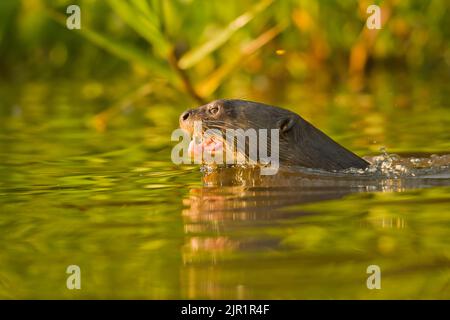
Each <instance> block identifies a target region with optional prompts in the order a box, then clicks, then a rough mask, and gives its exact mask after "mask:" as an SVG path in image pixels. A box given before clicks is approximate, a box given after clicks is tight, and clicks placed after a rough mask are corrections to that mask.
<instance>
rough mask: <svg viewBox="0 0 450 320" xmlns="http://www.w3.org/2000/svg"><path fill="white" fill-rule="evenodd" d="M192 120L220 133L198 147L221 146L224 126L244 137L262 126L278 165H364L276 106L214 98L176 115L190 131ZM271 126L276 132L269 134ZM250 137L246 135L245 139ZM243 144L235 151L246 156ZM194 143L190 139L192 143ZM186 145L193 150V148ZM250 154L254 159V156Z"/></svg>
mask: <svg viewBox="0 0 450 320" xmlns="http://www.w3.org/2000/svg"><path fill="white" fill-rule="evenodd" d="M196 121H198V122H199V123H200V121H201V129H200V130H201V133H204V132H205V131H206V132H207V131H209V129H215V130H217V131H216V132H219V133H220V134H215V135H213V136H209V137H207V138H206V139H203V140H202V143H201V147H202V148H205V147H206V148H209V149H210V150H222V144H223V142H224V139H223V137H224V136H225V133H226V131H227V130H228V129H233V130H235V131H236V130H238V129H240V130H241V131H240V133H239V134H238V135H240V137H242V136H243V135H244V140H245V141H247V138H249V137H250V136H251V134H249V133H252V132H256V135H258V136H260V133H261V129H265V130H266V131H265V132H266V134H267V137H268V140H267V142H268V145H267V150H269V152H270V153H271V152H273V151H274V149H273V147H274V146H275V145H274V144H272V143H273V142H274V140H275V139H274V138H276V142H277V143H276V148H277V149H276V150H275V151H276V152H278V154H277V157H279V162H280V164H282V165H296V166H302V167H307V168H320V169H325V170H340V169H346V168H350V167H355V168H366V167H367V166H368V163H367V162H366V161H364V160H363V159H361V158H360V157H358V156H357V155H355V154H354V153H352V152H350V151H349V150H347V149H345V148H344V147H342V146H341V145H339V144H338V143H336V142H335V141H333V140H332V139H331V138H330V137H328V136H327V135H326V134H324V133H323V132H322V131H320V130H319V129H317V128H315V127H314V126H313V125H311V124H310V123H309V122H307V121H306V120H304V119H303V118H301V117H300V116H299V115H297V114H295V113H293V112H291V111H288V110H286V109H282V108H279V107H274V106H270V105H266V104H262V103H258V102H251V101H244V100H233V99H222V100H216V101H213V102H211V103H208V104H206V105H204V106H201V107H198V108H196V109H191V110H188V111H185V112H184V113H183V114H182V115H181V116H180V127H181V128H182V129H184V130H185V131H187V132H189V133H190V134H191V135H192V134H193V133H194V131H195V130H194V124H195V122H196ZM274 129H275V131H276V133H277V134H276V135H274V136H271V133H272V132H273V130H274ZM238 138H239V136H238ZM258 138H259V137H258ZM258 138H256V140H258V143H257V144H258V146H257V149H258V152H257V156H256V159H257V160H258V161H259V160H261V159H262V158H263V157H261V153H260V152H259V151H260V149H261V147H260V145H259V139H258ZM227 140H228V139H227ZM250 140H251V139H248V141H250ZM227 142H229V141H227ZM245 144H246V145H245V146H244V147H241V149H240V150H237V152H238V153H240V154H244V155H245V156H248V153H247V152H248V151H249V149H248V144H247V142H245ZM194 145H195V144H194V143H192V146H194ZM190 147H191V145H190ZM233 148H234V147H233ZM190 149H191V151H194V152H193V153H194V154H195V148H194V149H193V148H190ZM201 150H203V149H201ZM233 150H234V149H233ZM250 158H252V159H255V157H250Z"/></svg>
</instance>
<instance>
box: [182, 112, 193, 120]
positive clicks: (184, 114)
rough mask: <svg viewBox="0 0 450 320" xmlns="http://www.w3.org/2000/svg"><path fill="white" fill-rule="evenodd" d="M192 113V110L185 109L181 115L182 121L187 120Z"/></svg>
mask: <svg viewBox="0 0 450 320" xmlns="http://www.w3.org/2000/svg"><path fill="white" fill-rule="evenodd" d="M190 115H191V110H188V111H185V112H183V113H182V114H181V116H180V121H186V120H187V119H188V118H189V116H190Z"/></svg>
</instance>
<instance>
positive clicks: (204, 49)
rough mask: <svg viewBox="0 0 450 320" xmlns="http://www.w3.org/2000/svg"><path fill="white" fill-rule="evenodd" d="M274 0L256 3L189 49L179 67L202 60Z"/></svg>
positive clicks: (188, 66)
mask: <svg viewBox="0 0 450 320" xmlns="http://www.w3.org/2000/svg"><path fill="white" fill-rule="evenodd" d="M272 2H273V0H262V1H260V2H258V3H257V4H256V5H254V6H253V7H252V8H251V9H250V10H249V11H247V12H246V13H244V14H242V15H240V16H239V17H237V18H236V19H234V20H233V21H232V22H231V23H230V24H229V25H228V26H227V27H226V28H225V29H224V30H222V31H221V32H220V33H218V34H217V36H215V37H214V38H213V39H211V40H210V41H208V42H206V43H204V44H202V45H201V46H199V47H196V48H194V49H192V50H190V51H188V52H187V53H186V54H185V55H184V56H183V57H181V59H180V61H179V63H178V64H179V67H180V68H181V69H188V68H190V67H192V66H193V65H195V64H196V63H198V62H199V61H200V60H202V59H203V58H204V57H205V56H207V55H208V54H210V53H211V52H213V51H215V50H216V49H217V48H219V47H220V46H222V45H223V44H224V43H226V42H227V41H228V39H230V38H231V36H232V35H233V34H234V33H235V32H236V31H238V30H239V29H241V28H243V27H244V26H245V25H246V24H247V23H248V22H250V21H251V20H252V19H253V18H254V17H255V16H256V15H257V14H258V13H260V12H262V11H263V10H264V9H266V8H267V7H268V6H269V5H270V4H271V3H272Z"/></svg>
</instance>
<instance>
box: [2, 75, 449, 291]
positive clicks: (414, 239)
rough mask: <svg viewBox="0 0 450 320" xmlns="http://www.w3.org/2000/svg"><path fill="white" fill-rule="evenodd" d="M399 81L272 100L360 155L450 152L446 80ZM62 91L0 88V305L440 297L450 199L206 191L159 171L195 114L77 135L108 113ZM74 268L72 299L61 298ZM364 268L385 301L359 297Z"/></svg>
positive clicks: (192, 178)
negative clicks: (5, 301) (182, 122)
mask: <svg viewBox="0 0 450 320" xmlns="http://www.w3.org/2000/svg"><path fill="white" fill-rule="evenodd" d="M380 77H381V78H382V77H383V76H382V75H380ZM385 80H386V81H387V82H386V81H385ZM395 82H396V81H395V80H392V79H390V78H389V77H386V78H383V81H381V80H380V81H378V82H377V81H375V87H374V90H373V92H380V94H379V95H378V94H372V95H370V94H355V95H351V94H345V93H340V92H335V93H323V92H322V93H320V92H314V91H312V93H310V94H311V95H313V94H314V98H312V97H311V96H308V89H307V88H303V89H301V88H295V87H290V88H286V89H285V90H286V91H290V92H296V94H293V96H292V97H289V96H288V95H287V97H286V100H285V101H279V102H276V101H275V102H274V101H270V102H273V103H276V104H278V105H283V106H287V107H288V106H291V108H292V109H293V110H294V111H297V112H299V113H301V114H302V115H303V116H304V117H305V118H307V119H308V120H310V121H311V122H313V123H314V124H316V125H317V126H318V127H320V128H322V129H323V130H324V131H325V132H327V133H328V134H330V135H332V136H333V137H334V138H336V139H337V140H338V141H339V142H341V143H343V144H345V145H346V146H348V147H349V148H351V149H353V150H355V151H356V152H358V153H359V154H362V155H365V154H377V153H378V150H379V148H380V147H381V146H386V147H387V148H388V150H389V151H391V152H399V153H404V154H419V153H424V154H429V153H450V152H449V151H450V133H449V130H448V128H450V108H448V107H449V106H448V104H447V105H446V102H445V101H448V97H449V95H448V94H449V93H448V91H447V90H446V89H445V84H434V85H432V86H431V85H430V86H426V85H425V83H424V82H418V83H414V82H411V83H408V84H404V83H403V84H402V85H400V88H398V87H396V86H395ZM402 86H404V87H405V88H401V87H402ZM388 87H389V89H388ZM411 87H414V88H422V89H420V90H414V91H413V92H415V93H416V92H419V93H418V94H416V95H415V96H411V95H409V92H410V91H409V89H410V88H411ZM72 88H76V87H72V86H70V85H67V86H64V85H58V86H56V87H55V86H51V85H48V84H41V83H33V84H27V85H24V86H22V87H20V89H17V88H15V89H12V88H10V87H8V86H7V85H3V86H2V87H1V89H0V90H1V93H2V95H3V97H4V98H3V99H2V108H1V113H2V116H1V123H2V126H1V128H0V145H1V149H0V159H1V161H0V298H145V299H167V298H169V299H170V298H182V299H185V298H266V299H267V298H268V299H279V298H288V299H293V298H325V299H328V298H370V299H371V298H375V299H376V298H402V299H403V298H407V299H409V298H447V299H448V298H450V250H449V247H450V246H449V245H450V237H449V235H450V223H449V222H450V209H449V208H450V188H449V187H445V186H442V187H434V188H424V189H407V190H403V191H397V192H393V191H391V190H389V188H387V189H386V190H385V192H383V191H378V192H368V193H366V192H365V193H354V192H348V190H347V191H346V190H340V191H339V190H334V191H333V192H331V193H330V192H329V191H321V190H316V191H311V190H309V191H308V190H303V189H289V188H287V189H283V188H281V189H280V188H275V187H274V188H270V187H265V188H248V187H240V186H235V187H222V188H217V187H206V186H205V187H204V186H202V177H201V173H200V172H199V170H198V168H196V167H190V166H175V165H173V164H172V163H171V162H170V150H171V146H172V145H173V144H172V143H171V142H170V133H171V131H172V130H173V129H174V128H176V127H177V118H178V114H179V113H180V112H181V111H182V110H184V109H185V108H187V107H192V106H193V105H186V104H184V102H182V101H181V102H180V103H179V104H178V105H171V106H166V110H167V112H165V113H164V114H162V113H161V112H152V107H153V105H152V103H150V102H148V101H147V102H145V101H144V102H143V106H135V108H130V110H124V111H123V113H122V114H121V115H119V116H118V117H117V119H116V120H114V122H113V124H112V125H111V127H110V128H109V129H108V130H106V131H104V132H99V131H96V130H94V129H93V128H92V127H90V126H89V125H87V123H88V121H89V119H90V118H91V116H92V115H93V114H94V113H95V112H96V111H97V109H98V106H97V104H107V103H110V102H111V101H97V100H94V101H87V100H83V98H82V97H80V96H79V95H78V93H77V90H74V89H72ZM392 88H393V89H392ZM259 98H260V99H259V100H270V97H259ZM298 101H302V103H300V104H299V103H298ZM387 105H397V107H394V108H387V107H386V108H384V106H387ZM162 107H164V105H161V104H160V105H158V108H162ZM71 264H76V265H79V266H80V267H81V272H82V289H81V290H74V291H70V290H67V289H66V277H67V274H66V273H65V271H66V268H67V266H68V265H71ZM371 264H376V265H379V266H380V267H381V269H382V290H368V289H367V287H366V279H367V276H368V275H367V274H366V268H367V266H368V265H371Z"/></svg>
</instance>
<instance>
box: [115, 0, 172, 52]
mask: <svg viewBox="0 0 450 320" xmlns="http://www.w3.org/2000/svg"><path fill="white" fill-rule="evenodd" d="M108 3H109V5H110V6H111V8H112V9H113V10H114V12H115V13H116V14H117V15H118V16H119V17H121V18H122V19H123V20H124V21H125V22H126V23H127V24H128V25H129V26H130V27H131V28H133V29H134V30H135V31H136V32H137V33H138V34H139V35H140V36H141V37H143V38H144V39H146V40H147V41H148V42H149V43H150V44H151V45H152V47H153V49H154V50H155V52H156V53H158V55H159V56H160V57H164V58H166V57H167V54H168V52H169V49H170V45H169V43H168V42H167V40H166V39H165V37H164V35H163V34H162V33H161V31H160V28H159V18H158V16H157V15H156V14H154V12H152V11H151V10H150V9H149V8H148V6H147V7H146V6H145V5H144V4H143V3H142V1H137V0H135V1H133V4H130V3H128V2H126V1H123V0H108Z"/></svg>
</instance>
